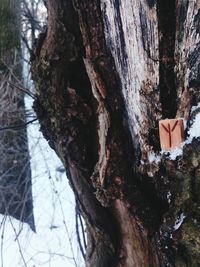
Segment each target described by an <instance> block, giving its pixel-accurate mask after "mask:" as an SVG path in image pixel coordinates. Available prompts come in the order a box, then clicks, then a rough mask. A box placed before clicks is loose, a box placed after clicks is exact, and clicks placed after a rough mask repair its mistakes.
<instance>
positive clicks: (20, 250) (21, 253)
mask: <svg viewBox="0 0 200 267" xmlns="http://www.w3.org/2000/svg"><path fill="white" fill-rule="evenodd" d="M9 221H10V224H11V226H12V228H13V231H14V233H15V235H16V240H17V244H18V248H19V253H20V255H21V257H22V261H23V263H24V266H25V267H28V266H27V264H26V261H25V258H24V255H23V252H22V248H21V245H20V242H19V238H18V235H17V231H16V229H15V227H14V225H13V222H12V220H11V218H10V216H9Z"/></svg>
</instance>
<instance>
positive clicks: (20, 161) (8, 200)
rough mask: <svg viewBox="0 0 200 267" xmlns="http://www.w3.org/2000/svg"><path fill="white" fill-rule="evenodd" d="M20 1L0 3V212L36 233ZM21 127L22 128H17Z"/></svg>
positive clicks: (3, 0)
mask: <svg viewBox="0 0 200 267" xmlns="http://www.w3.org/2000/svg"><path fill="white" fill-rule="evenodd" d="M20 30H21V24H20V1H15V0H14V1H13V0H2V1H1V2H0V213H1V214H5V215H9V216H13V217H15V218H16V219H19V220H20V221H22V222H27V223H28V224H29V225H30V227H31V228H32V229H33V230H35V224H34V217H33V204H32V185H31V170H30V158H29V151H28V141H27V132H26V127H25V126H24V127H23V124H25V123H26V113H25V106H24V93H23V92H22V91H20V90H19V89H18V87H19V88H20V87H21V86H22V60H21V50H20ZM17 125H22V127H16V126H17Z"/></svg>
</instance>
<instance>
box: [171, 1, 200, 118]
mask: <svg viewBox="0 0 200 267" xmlns="http://www.w3.org/2000/svg"><path fill="white" fill-rule="evenodd" d="M176 10H177V20H176V24H177V30H176V49H175V59H176V69H175V70H176V80H177V92H178V94H177V102H178V112H177V116H181V117H184V118H185V119H186V120H187V119H188V118H189V114H190V110H191V107H192V105H197V104H198V103H199V101H200V94H199V88H200V82H199V81H200V68H199V65H200V56H199V55H200V53H199V51H200V35H199V27H200V4H199V1H188V0H184V1H180V0H179V1H177V3H176Z"/></svg>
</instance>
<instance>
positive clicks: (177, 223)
mask: <svg viewBox="0 0 200 267" xmlns="http://www.w3.org/2000/svg"><path fill="white" fill-rule="evenodd" d="M185 218H186V216H185V215H184V213H181V215H180V216H179V217H178V218H177V219H176V221H175V225H174V230H175V231H176V230H178V229H179V228H180V226H181V225H182V223H183V221H184V219H185Z"/></svg>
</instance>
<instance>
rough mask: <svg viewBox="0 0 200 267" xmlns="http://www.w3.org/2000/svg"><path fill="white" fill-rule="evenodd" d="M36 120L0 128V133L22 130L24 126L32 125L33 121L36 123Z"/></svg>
mask: <svg viewBox="0 0 200 267" xmlns="http://www.w3.org/2000/svg"><path fill="white" fill-rule="evenodd" d="M37 120H38V119H37V118H35V119H33V120H30V121H27V122H25V123H22V124H17V125H8V126H5V127H2V128H0V131H3V130H15V129H16V130H17V129H19V128H23V127H25V126H26V125H28V124H30V123H33V122H34V121H37Z"/></svg>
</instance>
